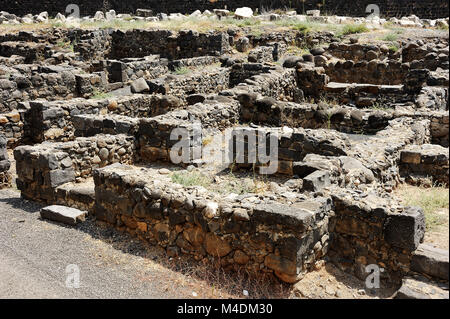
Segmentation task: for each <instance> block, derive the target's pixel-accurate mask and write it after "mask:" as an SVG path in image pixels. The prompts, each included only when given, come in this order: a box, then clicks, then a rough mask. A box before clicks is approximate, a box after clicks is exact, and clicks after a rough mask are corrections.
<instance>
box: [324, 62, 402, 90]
mask: <svg viewBox="0 0 450 319" xmlns="http://www.w3.org/2000/svg"><path fill="white" fill-rule="evenodd" d="M408 71H409V65H408V64H406V63H403V64H402V63H401V62H399V61H397V60H387V61H379V60H368V61H365V60H363V61H358V62H353V61H352V60H346V61H338V62H336V63H328V64H327V65H326V66H325V72H326V74H327V75H328V76H329V78H330V81H332V82H341V83H367V84H378V85H382V84H389V85H398V84H402V83H403V82H404V80H405V78H406V75H407V74H408Z"/></svg>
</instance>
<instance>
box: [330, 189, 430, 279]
mask: <svg viewBox="0 0 450 319" xmlns="http://www.w3.org/2000/svg"><path fill="white" fill-rule="evenodd" d="M358 197H359V195H358V194H356V193H351V192H347V193H346V192H342V193H338V194H333V195H332V198H333V203H334V210H335V216H334V217H333V218H331V220H330V228H329V230H330V253H329V256H330V258H332V259H333V260H335V261H336V262H338V263H339V264H340V265H342V267H343V268H344V269H345V270H346V271H350V272H353V273H354V274H355V275H357V276H358V277H359V278H362V279H364V278H366V276H367V274H366V273H365V267H366V265H370V264H378V265H380V266H381V267H383V268H384V269H385V270H388V271H387V272H384V273H383V274H382V276H383V277H384V278H386V277H385V276H387V279H388V280H389V282H396V281H398V280H399V278H401V275H402V274H404V273H408V272H409V271H410V262H411V257H412V253H413V251H414V250H415V249H416V248H417V247H418V246H419V244H420V243H421V242H422V241H423V237H424V234H425V217H424V213H423V211H422V210H421V209H418V208H406V209H405V208H402V207H398V208H397V209H395V208H393V207H392V204H391V203H388V202H387V201H386V200H383V199H382V198H379V197H374V196H367V197H365V198H364V200H363V201H361V200H358ZM383 203H384V205H383Z"/></svg>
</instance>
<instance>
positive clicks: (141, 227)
mask: <svg viewBox="0 0 450 319" xmlns="http://www.w3.org/2000/svg"><path fill="white" fill-rule="evenodd" d="M136 224H137V229H139V230H140V231H141V232H143V233H145V232H147V224H146V223H144V222H137V223H136Z"/></svg>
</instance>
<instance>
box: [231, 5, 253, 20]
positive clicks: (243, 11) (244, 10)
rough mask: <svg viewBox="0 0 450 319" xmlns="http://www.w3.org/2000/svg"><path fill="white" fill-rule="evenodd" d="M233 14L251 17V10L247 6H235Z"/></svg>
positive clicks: (239, 16) (240, 16)
mask: <svg viewBox="0 0 450 319" xmlns="http://www.w3.org/2000/svg"><path fill="white" fill-rule="evenodd" d="M234 15H235V16H236V17H238V18H250V17H253V10H252V9H250V8H249V7H242V8H237V9H236V11H235V12H234Z"/></svg>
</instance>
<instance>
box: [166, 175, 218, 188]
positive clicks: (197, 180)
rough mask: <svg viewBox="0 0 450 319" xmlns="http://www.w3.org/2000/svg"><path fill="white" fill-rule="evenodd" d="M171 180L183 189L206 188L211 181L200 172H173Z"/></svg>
mask: <svg viewBox="0 0 450 319" xmlns="http://www.w3.org/2000/svg"><path fill="white" fill-rule="evenodd" d="M171 180H172V182H174V183H177V184H180V185H183V186H185V187H190V186H203V187H205V188H208V187H209V186H210V185H211V179H210V178H209V177H208V176H206V175H205V174H202V173H200V172H195V171H193V172H174V173H173V174H172V176H171Z"/></svg>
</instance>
